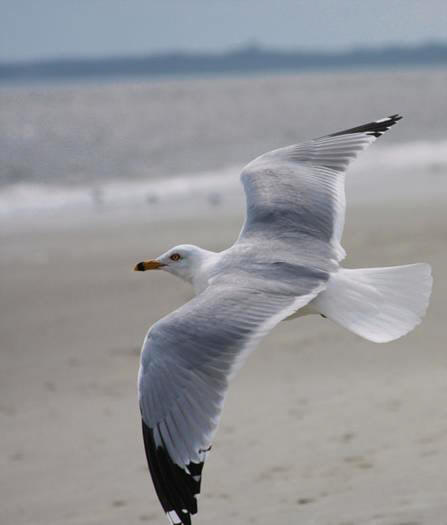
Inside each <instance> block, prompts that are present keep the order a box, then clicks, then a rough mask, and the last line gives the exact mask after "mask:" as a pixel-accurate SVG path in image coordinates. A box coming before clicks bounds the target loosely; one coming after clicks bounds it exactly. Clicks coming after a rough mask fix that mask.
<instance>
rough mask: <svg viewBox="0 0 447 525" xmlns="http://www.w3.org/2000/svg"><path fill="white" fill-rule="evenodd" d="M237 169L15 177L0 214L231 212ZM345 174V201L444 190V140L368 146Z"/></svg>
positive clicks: (1, 197) (237, 197)
mask: <svg viewBox="0 0 447 525" xmlns="http://www.w3.org/2000/svg"><path fill="white" fill-rule="evenodd" d="M240 170H241V166H233V167H228V168H225V169H221V170H216V171H213V172H205V173H200V174H185V175H183V176H175V177H167V178H164V179H158V180H154V179H151V180H148V181H144V180H140V181H131V182H116V180H114V181H110V182H106V183H104V184H102V185H98V184H95V185H91V186H89V185H84V186H75V187H70V186H54V185H47V184H31V183H18V184H13V185H8V186H3V188H2V189H0V218H2V220H3V221H5V220H6V221H7V219H8V218H14V219H17V218H18V217H20V218H21V219H22V220H27V219H28V220H29V219H32V220H36V219H38V218H43V217H47V218H48V217H53V218H60V217H62V216H64V215H68V214H72V212H79V211H82V212H84V213H85V212H94V213H96V212H98V211H107V212H119V211H121V212H123V213H131V212H133V211H136V210H140V211H143V212H145V213H146V212H147V213H149V214H151V213H152V212H154V211H155V212H156V214H157V216H158V217H159V218H161V219H163V217H165V216H167V214H172V212H173V210H174V209H175V210H176V214H177V215H181V214H182V213H184V212H187V211H188V213H191V212H193V213H203V211H204V210H206V209H209V207H210V206H211V207H218V206H220V205H224V206H227V204H228V203H229V202H231V205H232V206H231V209H229V211H230V212H231V211H232V210H234V208H235V207H240V206H242V205H243V193H242V189H241V188H240V186H239V173H240ZM351 175H352V176H351V177H348V179H347V180H348V191H349V198H350V200H351V201H352V200H353V199H354V200H356V201H361V202H364V201H368V200H374V199H376V198H380V199H390V198H398V199H399V198H401V199H405V198H406V196H407V197H414V196H418V197H419V198H432V197H434V196H439V195H440V194H443V195H445V190H446V188H447V185H446V181H447V141H438V142H410V143H404V144H395V145H392V146H381V147H378V146H374V147H372V148H369V149H368V150H367V151H366V152H365V153H364V154H362V155H361V156H360V158H359V159H358V160H357V161H356V162H355V164H354V166H353V167H352V169H351ZM382 183H383V184H382ZM229 196H231V200H229Z"/></svg>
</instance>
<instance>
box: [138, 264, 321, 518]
mask: <svg viewBox="0 0 447 525" xmlns="http://www.w3.org/2000/svg"><path fill="white" fill-rule="evenodd" d="M320 277H321V276H320V275H319V274H318V273H316V274H315V275H314V276H313V277H311V276H310V274H308V277H307V278H306V279H301V280H300V287H301V290H303V287H304V286H306V287H307V289H308V291H307V293H303V294H302V295H301V296H299V297H296V293H292V292H291V293H290V294H285V293H272V292H271V291H260V290H259V289H258V288H257V286H258V283H257V284H256V286H250V281H249V280H248V281H247V282H246V286H245V287H244V288H236V287H235V286H234V285H233V284H232V285H229V284H228V282H229V280H227V281H226V283H227V284H225V283H224V284H222V283H217V284H213V285H210V286H209V287H208V288H207V289H206V290H205V291H204V292H202V293H201V294H199V295H198V296H197V297H195V298H194V299H192V300H191V301H190V302H189V303H187V304H185V305H184V306H182V307H181V308H179V309H178V310H176V311H175V312H173V313H172V314H170V315H168V316H167V317H165V318H163V319H161V320H160V321H158V322H157V323H156V324H155V325H153V326H152V328H151V329H150V330H149V332H148V335H147V336H146V339H145V342H144V344H143V352H142V357H141V366H140V371H139V381H138V391H139V402H140V409H141V414H142V420H143V436H144V444H145V449H146V456H147V460H148V464H149V470H150V472H151V475H152V479H153V482H154V486H155V489H156V492H157V495H158V498H159V500H160V503H161V504H162V506H163V508H164V510H165V512H166V514H167V516H168V518H169V519H170V521H171V523H175V524H177V523H183V524H185V525H189V524H190V523H191V518H190V514H194V513H196V512H197V503H196V495H197V494H198V493H199V491H200V483H201V472H202V467H203V463H204V460H205V456H206V453H207V451H208V450H209V449H210V446H211V441H212V438H213V434H214V432H215V430H216V427H217V424H218V421H219V416H220V413H221V410H222V405H223V401H224V398H225V394H226V392H227V388H228V383H229V379H230V377H231V376H232V374H234V372H235V370H236V369H237V368H238V366H239V365H240V364H241V362H242V358H243V357H244V356H245V355H246V354H247V353H248V351H249V350H250V349H252V348H253V347H254V346H255V345H256V343H257V342H258V341H259V339H260V338H261V337H262V336H263V335H264V334H265V333H266V332H268V331H269V330H271V329H272V328H273V327H274V326H275V325H276V324H277V323H279V322H280V321H281V320H282V319H284V318H286V317H288V316H289V315H291V314H292V313H294V312H295V311H296V310H298V309H299V308H301V307H302V306H304V305H306V304H307V303H308V302H309V301H311V300H312V299H313V298H314V297H315V296H316V295H317V294H318V293H319V291H320V290H321V287H322V286H324V282H322V280H321V279H320ZM295 292H296V290H295Z"/></svg>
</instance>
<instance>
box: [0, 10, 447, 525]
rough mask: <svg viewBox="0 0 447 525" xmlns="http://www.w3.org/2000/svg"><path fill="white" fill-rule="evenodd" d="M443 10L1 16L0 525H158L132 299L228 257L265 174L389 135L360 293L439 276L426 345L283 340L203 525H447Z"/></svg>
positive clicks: (237, 385) (305, 326)
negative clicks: (367, 286)
mask: <svg viewBox="0 0 447 525" xmlns="http://www.w3.org/2000/svg"><path fill="white" fill-rule="evenodd" d="M446 27H447V4H446V3H445V2H444V1H441V0H439V1H437V0H426V1H424V2H422V1H415V0H387V1H385V0H376V1H375V2H374V3H364V2H357V1H355V0H339V1H337V2H332V1H329V0H315V1H313V2H304V1H288V0H284V1H282V2H280V3H278V2H272V1H260V0H258V1H256V2H255V1H254V0H245V1H240V2H236V1H229V2H226V3H225V4H223V3H219V2H212V1H211V2H210V1H207V2H206V1H204V0H203V1H199V0H197V1H191V2H187V3H186V2H182V1H180V0H178V1H177V0H172V1H170V2H164V3H159V2H154V1H150V0H146V1H143V0H128V1H126V2H124V1H120V0H90V1H88V2H87V1H84V0H82V1H79V2H70V1H68V0H41V1H40V2H25V1H22V0H15V1H12V0H10V1H8V0H0V275H1V277H0V307H1V316H0V360H1V366H0V425H1V429H2V438H1V441H0V450H1V454H0V462H1V463H0V467H1V468H0V522H1V523H2V524H7V525H17V524H26V525H28V524H29V525H31V524H33V525H40V524H45V525H49V524H61V523H64V524H68V525H75V524H76V525H77V524H79V525H80V524H83V525H85V524H102V523H108V524H121V523H153V524H162V523H165V516H164V515H163V512H162V510H161V507H160V506H159V504H158V501H157V500H156V497H155V494H154V490H153V488H152V483H151V481H150V479H149V475H148V472H147V467H146V462H145V457H144V452H143V445H142V442H141V438H140V418H139V413H138V407H137V400H136V374H137V369H138V357H139V349H140V345H141V342H142V340H143V337H144V335H145V332H146V331H147V329H148V328H149V327H150V326H151V324H152V323H153V322H155V321H156V320H157V319H159V318H160V317H162V316H163V315H165V314H167V313H168V312H170V311H172V310H173V309H174V308H176V307H177V306H179V305H181V304H182V303H184V302H185V301H187V300H189V299H190V298H191V296H192V292H191V290H190V289H189V287H188V286H186V285H185V284H183V283H181V282H179V281H177V280H175V278H174V277H172V276H168V275H165V274H161V273H156V275H152V274H149V275H148V274H136V273H133V272H132V271H131V270H132V268H133V266H134V264H135V263H136V262H138V261H140V260H142V259H145V258H150V257H154V256H157V255H159V254H160V253H162V252H164V251H165V250H167V249H168V248H169V247H171V246H173V245H175V244H180V243H195V244H199V245H201V246H202V247H204V248H208V249H212V250H222V249H224V248H225V247H227V246H228V245H229V244H231V243H232V242H233V241H234V240H235V239H236V238H237V236H238V233H239V228H240V225H241V223H242V220H243V214H244V196H243V192H242V189H241V187H240V185H239V179H238V177H239V172H240V170H241V168H242V166H243V165H244V164H246V163H247V162H249V161H250V160H251V159H253V158H254V157H256V156H257V155H259V154H261V153H263V152H265V151H268V150H271V149H274V148H277V147H280V146H284V145H288V144H293V143H296V142H299V141H301V140H304V139H308V138H312V137H316V136H321V135H324V134H327V133H331V132H335V131H339V130H342V129H345V128H349V127H352V126H355V125H359V124H363V123H365V122H369V121H371V120H377V119H379V118H382V117H384V116H387V115H389V114H393V113H400V114H402V115H403V116H404V119H403V120H402V121H401V122H399V124H398V125H396V126H395V127H394V128H393V129H392V130H391V131H390V132H389V133H387V134H386V136H385V137H384V138H382V139H381V140H379V141H378V142H377V143H376V144H375V145H374V146H373V147H371V148H370V149H369V150H368V151H367V152H366V153H364V154H363V155H362V156H361V158H359V159H358V161H356V162H355V163H354V164H353V166H352V168H351V169H350V171H349V175H348V177H347V199H348V209H347V218H346V227H345V235H344V243H343V244H344V247H345V249H346V251H347V252H348V257H347V259H346V261H345V265H346V266H348V267H351V266H352V267H355V266H358V267H366V266H386V265H395V264H396V265H397V264H406V263H413V262H418V261H425V262H429V263H431V264H432V266H433V273H434V279H435V284H434V292H433V297H432V304H431V307H430V309H429V311H428V314H427V317H426V319H425V320H424V322H423V323H422V324H421V325H420V326H419V327H418V328H417V329H416V330H415V331H414V332H413V333H412V334H410V335H408V336H407V337H405V338H403V339H401V340H399V341H396V342H394V343H391V344H388V345H374V344H373V343H368V342H366V341H363V340H361V339H359V338H358V337H356V336H354V335H352V334H350V333H347V332H345V331H343V329H341V328H339V327H338V326H335V325H334V324H332V323H331V322H330V321H327V320H323V319H321V318H318V319H316V318H315V319H314V318H305V319H300V320H297V321H293V322H291V323H282V324H281V325H280V326H279V327H278V328H277V329H276V330H275V331H274V333H273V334H271V335H270V336H269V337H268V338H267V339H266V340H265V341H263V343H262V344H261V346H260V348H259V350H257V352H256V353H255V354H254V355H253V356H252V357H251V358H250V360H249V361H248V363H247V365H246V367H245V368H244V369H243V370H242V372H241V373H240V375H239V376H238V377H237V378H236V380H235V381H234V383H233V387H232V389H231V391H230V394H229V396H228V400H227V403H226V408H225V411H224V415H223V419H222V423H221V427H220V430H219V432H218V434H217V436H216V441H215V444H214V447H213V452H212V453H211V454H210V456H209V458H208V462H207V465H206V467H205V471H204V481H203V490H202V493H203V495H202V497H201V500H200V511H199V514H198V515H197V516H196V517H195V519H194V522H195V523H198V524H200V523H208V522H211V521H212V522H213V523H218V524H219V523H228V522H229V521H231V523H233V524H242V523H244V524H247V523H253V524H267V523H272V522H281V523H301V524H303V525H317V524H318V525H363V524H368V525H443V524H445V523H447V503H446V500H445V486H446V484H447V450H446V447H445V443H446V442H447V405H446V403H445V398H446V396H447V356H446V355H445V343H446V340H445V334H444V326H443V324H444V322H445V313H446V309H445V297H446V292H447V290H446V283H445V279H444V277H443V271H445V267H446V264H447V248H446V246H447V244H446V242H447V226H446V225H447V208H446V199H447V183H446V177H447V96H446V92H447V31H446Z"/></svg>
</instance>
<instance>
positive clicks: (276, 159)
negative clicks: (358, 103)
mask: <svg viewBox="0 0 447 525" xmlns="http://www.w3.org/2000/svg"><path fill="white" fill-rule="evenodd" d="M401 118H402V117H400V116H398V115H392V116H390V117H387V118H383V119H381V120H377V121H376V122H370V123H369V124H365V125H363V126H358V127H356V128H351V129H347V130H345V131H340V132H338V133H333V134H332V135H327V136H325V137H321V138H318V139H314V140H310V141H307V142H303V143H302V144H297V145H294V146H288V147H285V148H281V149H277V150H274V151H271V152H269V153H265V154H264V155H261V156H260V157H258V158H257V159H255V160H254V161H253V162H251V163H250V164H248V165H247V166H246V167H245V168H244V170H243V171H242V174H241V180H242V183H243V185H244V190H245V194H246V202H247V212H246V220H245V224H244V226H243V228H242V231H241V233H240V236H239V239H240V240H245V239H250V238H253V237H255V238H265V237H267V238H282V239H284V238H287V239H289V240H290V242H292V243H294V244H296V243H297V241H303V240H305V239H306V240H307V241H308V240H309V238H312V239H314V240H315V241H316V242H315V247H316V249H318V253H319V254H321V255H322V256H324V257H328V258H335V259H337V260H341V259H342V258H343V257H344V256H345V252H344V250H343V248H342V246H341V244H340V241H341V236H342V233H343V226H344V218H345V190H344V172H345V171H346V169H347V167H348V165H349V163H350V162H351V160H352V159H353V158H355V157H356V156H357V153H358V152H359V151H361V150H363V149H365V148H366V146H368V145H369V144H371V143H372V142H374V141H375V140H376V139H377V138H378V137H380V136H381V135H383V133H385V131H387V130H388V129H389V128H390V127H391V126H393V125H394V124H396V122H397V121H398V120H400V119H401Z"/></svg>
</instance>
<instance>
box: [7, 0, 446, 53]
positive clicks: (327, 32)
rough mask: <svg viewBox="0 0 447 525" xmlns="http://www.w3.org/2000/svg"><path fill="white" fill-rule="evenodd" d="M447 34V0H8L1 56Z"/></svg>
mask: <svg viewBox="0 0 447 525" xmlns="http://www.w3.org/2000/svg"><path fill="white" fill-rule="evenodd" d="M433 40H438V41H446V42H447V0H423V1H419V0H417V1H416V0H373V1H372V0H306V1H303V0H276V1H274V0H271V1H265V0H157V1H153V0H0V61H3V62H5V61H6V62H10V61H16V60H30V59H44V58H55V57H102V56H117V55H132V54H139V55H141V54H149V53H156V52H162V51H172V50H183V51H186V50H188V51H221V50H226V49H231V48H235V47H239V46H241V45H246V44H248V43H257V44H259V45H262V46H266V47H274V48H281V49H318V50H322V49H325V50H338V49H346V48H351V47H354V46H368V47H370V46H380V45H384V44H389V43H395V44H403V45H406V44H417V43H421V42H427V41H433Z"/></svg>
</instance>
